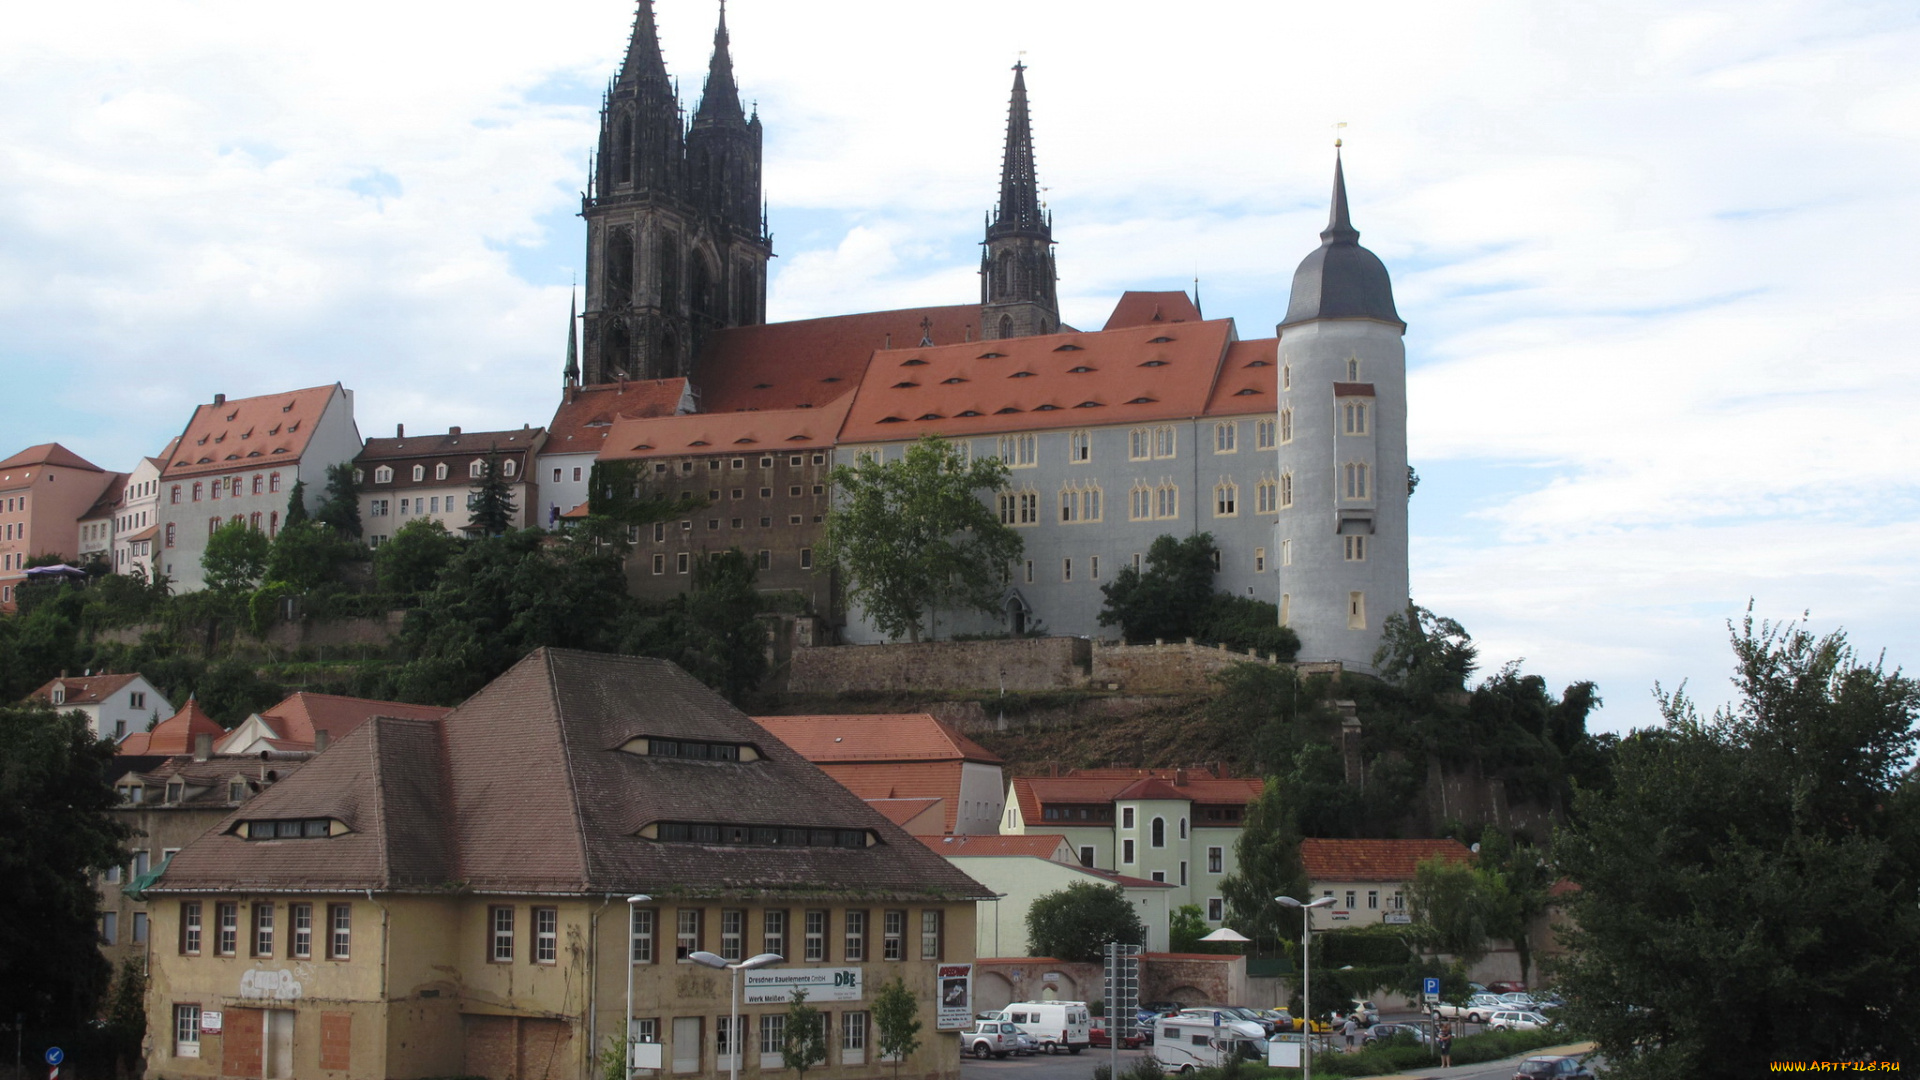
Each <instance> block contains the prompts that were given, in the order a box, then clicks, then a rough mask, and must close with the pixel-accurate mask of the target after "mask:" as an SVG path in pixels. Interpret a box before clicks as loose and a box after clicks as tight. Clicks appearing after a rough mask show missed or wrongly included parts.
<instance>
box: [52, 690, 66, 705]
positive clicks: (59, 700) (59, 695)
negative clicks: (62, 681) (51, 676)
mask: <svg viewBox="0 0 1920 1080" xmlns="http://www.w3.org/2000/svg"><path fill="white" fill-rule="evenodd" d="M53 703H54V704H55V705H65V704H66V703H67V688H66V687H64V686H56V687H54V688H53Z"/></svg>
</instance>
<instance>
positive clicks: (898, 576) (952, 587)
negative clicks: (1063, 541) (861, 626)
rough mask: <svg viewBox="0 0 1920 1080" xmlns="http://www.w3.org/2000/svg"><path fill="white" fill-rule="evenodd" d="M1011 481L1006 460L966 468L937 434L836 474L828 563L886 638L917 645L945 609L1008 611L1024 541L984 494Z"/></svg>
mask: <svg viewBox="0 0 1920 1080" xmlns="http://www.w3.org/2000/svg"><path fill="white" fill-rule="evenodd" d="M1006 478H1007V466H1006V463H1005V462H1003V461H1001V460H1000V459H999V458H979V459H977V460H975V461H972V462H967V461H964V460H963V459H962V458H961V456H960V453H959V451H958V450H956V449H955V448H954V447H953V445H952V444H950V443H948V442H947V441H946V440H945V439H941V438H938V437H935V436H931V435H929V436H927V437H925V438H923V439H921V440H920V441H919V442H916V443H914V444H912V445H911V446H908V447H907V449H906V453H905V455H904V456H903V457H901V458H900V459H898V460H894V461H885V460H882V459H881V458H879V457H869V458H865V459H863V460H862V461H861V462H860V464H859V465H858V466H857V467H854V468H848V467H846V466H844V465H842V466H840V467H838V468H836V469H834V470H833V475H832V480H833V484H834V486H835V488H836V490H837V492H838V496H839V497H838V499H837V500H836V501H835V505H834V508H833V509H832V510H831V511H829V512H828V514H827V539H826V545H825V551H826V558H825V561H826V562H827V563H828V564H830V565H834V566H837V567H839V568H840V570H841V571H842V572H843V573H845V575H846V578H847V598H848V600H850V601H852V602H853V603H856V604H859V605H860V606H861V607H862V608H864V609H865V611H866V615H867V617H868V618H870V619H872V620H873V624H874V626H876V627H878V628H879V630H880V632H881V633H883V634H886V635H887V636H888V637H889V638H895V639H897V638H899V637H901V636H903V635H904V636H906V637H907V638H908V639H909V640H912V641H919V640H920V631H921V626H922V623H924V622H926V621H927V619H928V617H929V616H930V615H933V614H935V613H937V612H938V611H939V609H941V608H942V607H950V606H957V607H962V608H967V609H972V610H977V611H985V612H992V611H996V610H998V608H999V604H1000V600H1001V594H1002V591H1003V590H1004V589H1005V587H1006V583H1007V580H1008V573H1009V571H1008V568H1009V567H1010V566H1011V565H1012V564H1013V561H1014V560H1015V559H1018V558H1019V557H1020V552H1021V549H1022V544H1021V540H1020V536H1019V534H1017V533H1015V532H1014V531H1013V529H1012V528H1010V527H1009V526H1007V525H1006V524H1004V523H1003V522H1002V521H1001V520H1000V518H999V516H997V515H996V514H995V513H994V510H993V508H992V507H990V506H988V505H987V504H986V503H984V502H982V501H981V499H980V493H981V492H983V491H997V490H999V488H1000V487H1001V486H1002V485H1003V484H1005V482H1006Z"/></svg>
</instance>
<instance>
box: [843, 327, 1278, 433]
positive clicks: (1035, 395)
mask: <svg viewBox="0 0 1920 1080" xmlns="http://www.w3.org/2000/svg"><path fill="white" fill-rule="evenodd" d="M1232 336H1233V322H1232V320H1230V319H1215V320H1212V321H1209V322H1195V323H1185V324H1182V325H1179V326H1167V325H1151V326H1145V327H1134V328H1127V329H1121V330H1105V331H1101V332H1098V333H1064V334H1047V335H1045V336H1040V337H1024V338H1007V339H1003V340H998V341H975V342H971V343H968V344H963V345H944V346H936V347H934V348H930V349H894V350H891V351H887V352H877V353H875V354H873V360H872V362H871V363H870V364H869V365H868V368H867V372H866V377H865V378H864V379H863V380H862V382H861V384H860V391H859V394H858V395H857V396H856V397H855V398H854V403H853V408H852V410H851V411H850V412H849V413H848V415H847V422H846V424H845V426H844V427H842V429H841V433H840V441H841V442H842V443H874V442H906V441H911V440H914V439H917V438H919V437H920V436H922V435H945V436H966V435H980V434H994V433H998V432H1007V431H1031V430H1035V429H1043V428H1061V427H1077V426H1086V427H1101V426H1112V425H1116V424H1130V423H1138V422H1144V421H1154V420H1168V419H1176V418H1184V417H1192V416H1199V415H1201V414H1202V413H1203V412H1205V410H1206V407H1207V398H1208V394H1209V391H1210V390H1211V388H1212V386H1213V384H1214V380H1215V378H1216V377H1217V375H1218V373H1219V370H1220V361H1221V358H1222V357H1223V356H1225V355H1226V353H1227V346H1228V343H1229V341H1230V340H1231V339H1232ZM1269 407H1271V406H1269Z"/></svg>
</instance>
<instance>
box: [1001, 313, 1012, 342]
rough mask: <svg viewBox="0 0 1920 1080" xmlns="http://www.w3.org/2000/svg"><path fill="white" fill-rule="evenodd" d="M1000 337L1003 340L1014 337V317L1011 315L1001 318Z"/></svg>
mask: <svg viewBox="0 0 1920 1080" xmlns="http://www.w3.org/2000/svg"><path fill="white" fill-rule="evenodd" d="M1000 336H1001V337H1003V338H1010V337H1012V336H1013V316H1011V315H1002V316H1000Z"/></svg>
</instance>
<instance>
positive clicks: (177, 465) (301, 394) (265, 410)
mask: <svg viewBox="0 0 1920 1080" xmlns="http://www.w3.org/2000/svg"><path fill="white" fill-rule="evenodd" d="M339 390H340V384H339V383H334V384H333V385H331V386H314V387H309V388H307V389H305V390H289V391H287V392H285V393H280V394H263V395H261V396H259V397H250V398H239V399H236V400H233V401H225V402H221V403H219V404H211V403H209V404H206V405H201V406H199V407H197V408H195V409H194V410H193V418H192V419H190V420H188V421H187V428H186V430H185V431H184V432H182V433H181V435H180V440H179V442H178V444H177V445H176V446H175V447H174V451H173V454H172V455H171V460H169V461H168V462H167V464H166V468H165V469H163V470H162V471H161V476H162V478H164V479H168V480H172V479H174V478H176V477H182V476H204V475H207V474H210V473H219V472H226V471H228V470H231V469H250V468H255V467H259V466H264V465H278V464H283V463H284V464H292V463H294V462H296V461H299V460H300V455H301V454H303V453H305V452H306V449H307V442H308V441H309V440H310V439H312V437H313V429H314V425H316V424H318V423H319V422H320V416H321V414H322V413H324V412H326V409H327V403H328V402H330V401H332V400H333V395H334V394H335V393H336V392H338V391H339Z"/></svg>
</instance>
